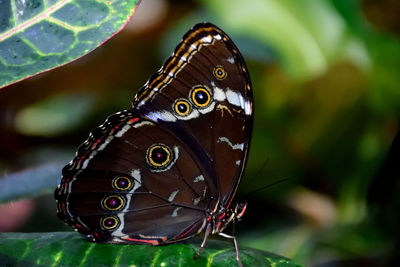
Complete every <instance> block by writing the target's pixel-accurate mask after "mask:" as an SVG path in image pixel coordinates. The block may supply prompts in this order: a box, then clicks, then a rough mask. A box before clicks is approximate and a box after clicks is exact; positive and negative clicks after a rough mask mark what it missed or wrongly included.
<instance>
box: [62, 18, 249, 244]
mask: <svg viewBox="0 0 400 267" xmlns="http://www.w3.org/2000/svg"><path fill="white" fill-rule="evenodd" d="M252 123H253V95H252V90H251V84H250V78H249V75H248V72H247V68H246V65H245V63H244V60H243V58H242V56H241V55H240V52H239V51H238V49H237V48H236V46H235V45H234V43H233V42H232V40H231V39H230V38H229V37H228V36H227V35H226V34H225V33H224V32H223V31H222V30H220V29H219V28H217V27H216V26H214V25H212V24H210V23H200V24H197V25H195V26H194V27H193V28H192V29H191V30H190V31H189V32H188V33H186V34H185V35H184V37H183V40H182V42H181V43H180V44H179V45H178V46H177V48H176V49H175V51H174V53H173V55H172V56H171V57H170V58H168V59H167V60H166V62H165V63H164V65H163V66H162V68H161V69H160V70H159V71H158V72H157V73H155V74H154V75H153V76H151V77H150V79H149V81H148V82H147V83H146V84H145V85H144V87H143V88H141V89H140V90H139V91H138V93H137V95H136V97H135V99H134V101H133V104H132V108H131V109H129V110H125V111H121V112H119V113H117V114H114V115H112V116H110V117H109V118H108V119H107V120H106V121H105V123H104V124H103V125H101V126H100V127H98V128H96V129H95V130H93V131H92V132H91V134H90V136H89V138H88V139H87V140H86V141H85V142H84V143H83V144H82V145H81V146H80V147H79V148H78V150H77V153H76V156H75V158H74V159H73V160H72V161H71V162H70V163H69V164H68V165H67V166H65V167H64V169H63V171H62V180H61V183H60V185H59V186H58V188H57V189H56V191H55V197H56V200H57V203H58V216H59V218H60V219H62V220H63V221H64V222H66V223H67V224H68V225H70V226H72V227H73V228H74V229H76V230H77V231H79V232H80V233H82V234H84V235H86V236H87V237H88V238H90V239H92V240H93V241H96V242H106V243H135V244H150V245H162V244H168V243H174V242H177V241H180V240H184V239H187V238H190V237H192V236H194V235H197V234H199V233H200V232H202V231H204V230H205V232H206V234H205V239H204V242H203V244H202V247H203V246H204V244H205V240H206V238H207V236H208V234H221V235H222V231H223V230H224V229H225V227H226V226H227V225H228V224H229V223H230V222H231V221H233V220H235V219H240V218H241V216H242V215H243V213H244V211H245V209H246V205H236V206H235V207H234V208H232V207H231V202H232V199H233V197H234V195H235V193H236V190H237V187H238V185H239V182H240V180H241V177H242V175H243V171H244V168H245V164H246V160H247V156H248V151H249V145H250V139H251V132H252ZM225 236H226V235H225ZM227 237H230V236H227ZM234 241H235V245H236V240H235V239H234Z"/></svg>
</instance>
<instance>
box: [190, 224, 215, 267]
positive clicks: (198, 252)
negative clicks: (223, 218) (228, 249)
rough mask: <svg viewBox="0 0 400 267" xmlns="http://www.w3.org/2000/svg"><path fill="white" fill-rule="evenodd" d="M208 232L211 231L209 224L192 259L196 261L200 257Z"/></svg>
mask: <svg viewBox="0 0 400 267" xmlns="http://www.w3.org/2000/svg"><path fill="white" fill-rule="evenodd" d="M210 231H211V224H208V225H207V228H206V232H205V233H204V239H203V242H201V245H200V248H199V250H198V251H197V253H196V255H195V256H194V257H193V258H194V259H197V258H198V257H199V256H200V253H201V251H202V250H203V248H204V247H205V246H206V242H207V238H208V235H209V234H210Z"/></svg>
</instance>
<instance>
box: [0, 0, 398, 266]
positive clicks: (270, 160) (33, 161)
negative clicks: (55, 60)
mask: <svg viewBox="0 0 400 267" xmlns="http://www.w3.org/2000/svg"><path fill="white" fill-rule="evenodd" d="M399 14H400V2H398V1H396V0H382V1H373V0H364V1H355V0H321V1H314V0H303V1H293V0H249V1H239V0H233V1H232V0H231V1H228V0H219V1H212V0H206V1H172V0H170V1H167V0H144V1H142V4H141V5H140V6H139V9H138V11H137V13H136V14H135V15H134V17H133V20H132V21H131V23H130V24H128V25H127V27H126V28H125V29H124V30H123V31H122V32H121V33H119V34H118V35H116V36H115V37H114V38H112V39H111V40H110V41H108V42H106V43H105V44H104V45H103V46H101V47H100V48H98V49H96V50H95V51H94V52H92V53H90V54H89V55H87V56H85V57H83V58H81V59H79V60H77V61H75V62H73V63H70V64H67V65H66V66H63V67H60V68H57V69H55V70H52V71H50V72H47V73H44V74H41V75H39V76H37V77H33V78H31V79H28V80H26V81H23V82H20V83H17V84H14V85H12V86H9V87H7V88H5V89H2V90H0V151H1V153H0V176H4V175H6V174H9V173H13V172H15V171H19V170H23V169H26V168H30V167H34V166H39V165H41V164H45V163H53V162H54V163H59V162H63V163H65V164H66V163H67V162H68V161H69V160H71V159H72V158H73V157H74V153H75V149H76V147H77V146H78V145H79V144H80V143H81V142H83V141H84V140H85V139H86V138H87V136H88V134H89V132H90V130H91V129H93V128H94V127H96V126H98V125H99V124H101V123H102V122H103V121H104V120H105V118H106V117H107V116H108V115H110V114H112V113H115V112H117V111H119V110H122V109H127V108H129V107H130V104H131V100H132V99H133V96H134V94H135V93H136V91H137V90H138V89H139V88H140V87H141V86H142V85H143V84H144V83H145V82H146V80H147V78H148V77H149V76H150V75H151V74H152V73H154V72H155V71H156V70H158V69H159V68H160V66H161V64H162V62H163V61H164V60H165V59H166V58H167V57H168V56H169V55H170V54H171V53H172V51H173V49H174V47H175V46H176V45H177V44H178V42H179V41H180V39H181V38H182V35H183V34H184V33H185V32H186V31H187V30H188V29H189V28H191V27H192V26H193V25H194V24H195V23H197V22H201V21H210V22H212V23H214V24H216V25H217V26H219V27H221V28H222V29H223V30H224V31H225V32H227V33H228V34H229V35H230V36H231V37H232V39H233V40H234V41H235V43H236V44H237V46H238V47H239V49H240V50H241V52H242V54H243V56H244V57H245V59H246V62H247V65H248V68H249V71H250V75H251V78H252V82H253V89H254V94H255V108H256V113H255V127H254V134H253V143H252V148H251V152H250V159H249V162H248V167H247V170H246V173H245V176H244V179H243V181H242V184H241V186H240V190H239V192H238V194H237V200H238V201H247V202H248V211H247V212H246V214H245V216H244V218H243V220H242V221H241V222H239V223H238V224H237V225H236V230H237V236H238V239H239V244H240V246H249V247H254V248H258V249H261V250H265V251H270V252H274V253H277V254H280V255H283V256H286V257H289V258H292V259H294V260H295V261H297V262H298V263H302V264H305V265H307V266H394V265H395V264H396V263H399V262H398V260H399V258H398V257H399V255H400V242H399V239H398V238H397V237H398V236H400V230H399V226H400V216H399V211H400V197H399V193H400V178H399V173H400V172H399V166H398V165H400V164H399V161H398V158H399V154H400V136H398V137H397V139H395V137H396V134H397V132H398V130H399V118H400V42H399V35H400V16H399ZM395 140H396V141H395ZM60 171H61V170H60ZM282 180H283V181H282ZM279 181H281V182H280V183H278V184H275V183H276V182H279ZM34 182H35V181H32V183H34ZM15 186H18V184H16V185H15ZM62 230H70V228H66V227H65V226H64V225H63V223H61V221H58V219H57V218H56V206H55V201H54V199H53V196H52V195H51V194H48V195H46V196H42V197H38V198H34V199H26V200H23V201H19V202H13V203H9V204H6V205H2V206H0V231H18V232H48V231H62Z"/></svg>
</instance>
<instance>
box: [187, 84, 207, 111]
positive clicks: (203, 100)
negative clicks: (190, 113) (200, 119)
mask: <svg viewBox="0 0 400 267" xmlns="http://www.w3.org/2000/svg"><path fill="white" fill-rule="evenodd" d="M190 99H191V100H192V102H193V104H195V105H196V106H197V107H200V108H205V107H207V106H208V105H210V103H211V93H210V90H209V89H208V88H207V87H206V86H203V85H200V86H195V87H193V89H192V91H191V92H190Z"/></svg>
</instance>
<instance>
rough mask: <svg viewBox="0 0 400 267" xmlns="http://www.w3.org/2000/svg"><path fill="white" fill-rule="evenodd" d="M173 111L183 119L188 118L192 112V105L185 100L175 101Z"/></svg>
mask: <svg viewBox="0 0 400 267" xmlns="http://www.w3.org/2000/svg"><path fill="white" fill-rule="evenodd" d="M172 109H173V110H174V111H175V113H176V114H178V115H179V116H181V117H184V116H187V115H188V114H189V113H190V111H191V110H192V106H191V105H190V103H189V102H188V101H187V100H186V99H183V98H180V99H177V100H175V102H174V104H173V105H172Z"/></svg>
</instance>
